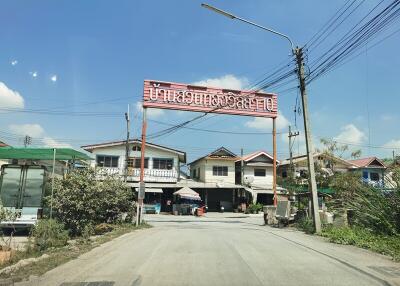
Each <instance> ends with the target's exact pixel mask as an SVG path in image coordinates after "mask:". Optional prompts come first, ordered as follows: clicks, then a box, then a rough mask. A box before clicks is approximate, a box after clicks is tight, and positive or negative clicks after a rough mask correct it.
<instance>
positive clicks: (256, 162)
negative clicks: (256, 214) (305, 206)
mask: <svg viewBox="0 0 400 286" xmlns="http://www.w3.org/2000/svg"><path fill="white" fill-rule="evenodd" d="M273 160H274V158H273V157H272V156H271V155H270V154H268V153H267V152H265V151H256V152H253V153H251V154H247V155H244V156H243V157H242V158H238V159H237V160H236V162H235V164H236V184H243V185H244V186H246V187H247V188H248V190H249V191H251V193H252V196H253V201H255V202H258V203H262V204H264V205H271V204H273V198H274V196H273V194H274V191H273ZM276 164H277V165H278V164H279V161H278V160H277V161H276ZM242 166H243V169H242ZM282 192H284V189H283V188H280V187H277V194H278V195H279V194H281V193H282Z"/></svg>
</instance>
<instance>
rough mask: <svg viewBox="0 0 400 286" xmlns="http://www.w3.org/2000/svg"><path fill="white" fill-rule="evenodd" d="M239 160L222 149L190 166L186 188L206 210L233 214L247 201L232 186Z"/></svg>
mask: <svg viewBox="0 0 400 286" xmlns="http://www.w3.org/2000/svg"><path fill="white" fill-rule="evenodd" d="M238 159H239V157H238V156H237V155H236V154H235V153H233V152H231V151H229V150H228V149H226V148H224V147H221V148H219V149H217V150H215V151H213V152H211V153H210V154H207V155H206V156H203V157H201V158H198V159H196V160H195V161H193V162H191V163H189V168H190V177H191V180H188V181H187V184H188V186H189V187H190V188H191V189H193V190H195V191H196V192H198V193H199V194H200V196H201V198H202V200H203V201H204V202H205V204H206V205H207V206H208V208H209V210H211V211H218V210H219V209H220V207H221V206H223V207H224V209H225V210H227V211H232V210H233V209H234V208H236V206H237V205H238V204H240V203H242V202H244V201H245V200H248V199H249V193H248V191H246V190H245V188H244V187H243V186H241V185H240V184H236V183H235V176H236V169H235V168H236V165H235V162H236V161H237V160H238Z"/></svg>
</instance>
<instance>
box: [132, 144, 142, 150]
mask: <svg viewBox="0 0 400 286" xmlns="http://www.w3.org/2000/svg"><path fill="white" fill-rule="evenodd" d="M132 151H142V147H140V146H139V145H135V146H133V148H132Z"/></svg>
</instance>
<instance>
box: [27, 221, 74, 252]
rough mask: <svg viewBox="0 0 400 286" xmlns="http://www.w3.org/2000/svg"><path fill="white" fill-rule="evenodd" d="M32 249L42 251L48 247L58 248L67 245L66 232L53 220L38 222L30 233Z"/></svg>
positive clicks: (60, 224) (61, 225)
mask: <svg viewBox="0 0 400 286" xmlns="http://www.w3.org/2000/svg"><path fill="white" fill-rule="evenodd" d="M31 237H32V238H33V244H34V248H35V249H37V250H39V251H43V250H46V249H48V248H50V247H60V246H64V245H66V244H67V241H68V238H69V237H68V231H66V230H65V228H64V225H63V224H62V223H59V222H57V221H56V220H54V219H48V220H47V219H43V220H39V221H38V223H37V224H36V225H35V226H34V227H33V229H32V231H31Z"/></svg>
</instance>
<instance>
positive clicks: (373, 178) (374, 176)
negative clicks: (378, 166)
mask: <svg viewBox="0 0 400 286" xmlns="http://www.w3.org/2000/svg"><path fill="white" fill-rule="evenodd" d="M369 176H370V178H371V181H375V182H377V181H379V174H378V173H375V172H373V173H372V172H371V173H369Z"/></svg>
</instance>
